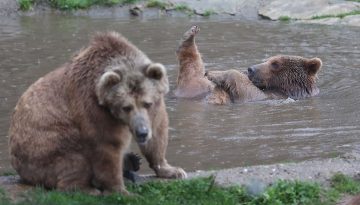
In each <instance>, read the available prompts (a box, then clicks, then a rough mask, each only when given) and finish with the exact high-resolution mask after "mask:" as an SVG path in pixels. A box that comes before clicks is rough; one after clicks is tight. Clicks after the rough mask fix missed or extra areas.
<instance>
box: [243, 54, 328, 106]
mask: <svg viewBox="0 0 360 205" xmlns="http://www.w3.org/2000/svg"><path fill="white" fill-rule="evenodd" d="M321 66H322V62H321V60H320V59H319V58H311V59H307V58H303V57H300V56H285V55H279V56H274V57H271V58H269V59H268V60H266V61H265V62H264V63H261V64H257V65H253V66H251V67H249V68H248V77H249V79H250V80H251V81H252V82H253V84H254V85H255V86H257V87H258V88H260V89H264V90H272V91H275V92H280V93H281V94H283V95H286V96H288V97H291V98H293V99H300V98H305V97H310V96H314V95H317V94H318V93H319V89H318V88H317V86H316V79H317V73H318V72H319V70H320V69H321Z"/></svg>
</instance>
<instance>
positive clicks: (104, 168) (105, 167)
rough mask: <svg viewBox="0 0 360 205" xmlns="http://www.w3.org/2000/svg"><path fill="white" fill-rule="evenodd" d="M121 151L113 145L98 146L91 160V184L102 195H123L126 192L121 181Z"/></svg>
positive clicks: (122, 154) (122, 155) (126, 193)
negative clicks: (92, 176)
mask: <svg viewBox="0 0 360 205" xmlns="http://www.w3.org/2000/svg"><path fill="white" fill-rule="evenodd" d="M123 157H124V153H123V149H117V148H116V147H114V146H113V145H102V146H101V145H99V146H98V148H97V151H96V154H94V157H93V159H92V164H93V170H94V179H93V184H94V186H96V187H99V188H100V189H103V190H104V191H103V194H105V195H107V194H110V193H112V192H118V193H121V194H124V195H129V194H130V193H129V192H128V191H127V190H126V188H125V185H124V179H123Z"/></svg>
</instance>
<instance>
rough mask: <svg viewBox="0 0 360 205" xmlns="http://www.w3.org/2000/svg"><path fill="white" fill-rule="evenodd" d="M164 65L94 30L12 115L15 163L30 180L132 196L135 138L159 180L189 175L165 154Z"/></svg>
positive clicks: (114, 35)
mask: <svg viewBox="0 0 360 205" xmlns="http://www.w3.org/2000/svg"><path fill="white" fill-rule="evenodd" d="M166 92H168V80H167V74H166V70H165V68H164V66H163V65H161V64H159V63H153V62H152V61H151V60H150V59H149V58H148V57H147V56H146V55H145V54H144V53H143V52H141V51H140V50H139V49H137V48H136V47H135V46H134V45H133V44H131V43H130V42H129V41H127V40H126V39H125V38H124V37H122V36H121V35H120V34H118V33H115V32H109V33H103V34H98V35H96V36H95V37H94V38H93V39H92V41H91V42H90V45H89V46H88V47H86V48H85V49H82V50H81V51H80V52H79V53H78V54H77V55H76V56H74V57H73V58H72V59H71V61H70V62H69V63H67V64H65V65H63V66H62V67H60V68H58V69H56V70H54V71H52V72H50V73H48V74H47V75H45V76H44V77H42V78H40V79H39V80H38V81H36V82H35V83H34V84H32V85H31V86H30V87H29V88H28V90H27V91H26V92H25V93H24V94H23V95H22V96H21V98H20V99H19V102H18V104H17V105H16V107H15V110H14V113H13V115H12V120H11V125H10V130H9V136H10V141H9V145H10V156H11V163H12V166H13V167H14V168H15V170H16V171H17V173H18V174H19V175H20V177H21V178H22V179H23V180H24V181H25V182H27V183H30V184H33V185H42V186H44V187H47V188H56V189H58V190H73V189H80V190H82V191H84V192H88V193H90V194H100V193H101V192H100V191H102V192H103V193H104V194H106V193H110V192H120V193H122V194H128V192H127V190H126V188H125V186H124V180H123V173H122V172H123V169H122V168H123V155H124V153H125V151H126V149H127V147H128V145H129V143H130V141H131V137H132V136H134V138H135V140H136V141H137V142H138V145H139V147H140V149H141V151H142V153H143V154H144V155H145V157H146V159H147V161H148V162H149V166H150V167H151V168H152V169H153V170H154V171H155V173H156V175H157V176H158V177H165V178H184V177H186V173H185V172H184V170H183V169H181V168H178V167H173V166H171V165H169V164H168V162H167V161H166V159H165V152H166V148H167V144H168V116H167V112H166V108H165V103H164V94H165V93H166Z"/></svg>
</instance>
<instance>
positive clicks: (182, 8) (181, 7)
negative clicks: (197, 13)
mask: <svg viewBox="0 0 360 205" xmlns="http://www.w3.org/2000/svg"><path fill="white" fill-rule="evenodd" d="M174 9H175V10H176V11H191V8H190V7H189V6H188V5H186V4H177V5H175V7H174Z"/></svg>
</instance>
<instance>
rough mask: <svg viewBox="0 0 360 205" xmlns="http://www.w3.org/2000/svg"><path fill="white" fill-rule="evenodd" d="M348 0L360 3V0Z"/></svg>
mask: <svg viewBox="0 0 360 205" xmlns="http://www.w3.org/2000/svg"><path fill="white" fill-rule="evenodd" d="M346 1H354V2H359V3H360V0H346Z"/></svg>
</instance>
